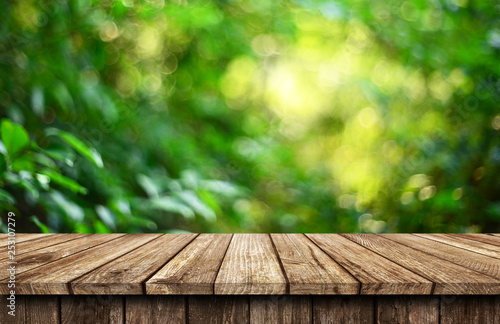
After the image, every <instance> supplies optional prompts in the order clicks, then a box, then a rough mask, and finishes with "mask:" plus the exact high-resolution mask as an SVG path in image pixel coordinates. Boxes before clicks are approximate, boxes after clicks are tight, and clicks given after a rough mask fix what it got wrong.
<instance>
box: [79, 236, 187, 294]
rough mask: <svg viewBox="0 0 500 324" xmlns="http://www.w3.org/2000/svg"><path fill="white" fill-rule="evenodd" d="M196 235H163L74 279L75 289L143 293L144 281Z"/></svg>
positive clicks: (92, 291) (88, 292)
mask: <svg viewBox="0 0 500 324" xmlns="http://www.w3.org/2000/svg"><path fill="white" fill-rule="evenodd" d="M195 237H196V234H165V235H162V236H160V237H159V238H157V239H155V240H153V241H150V242H148V243H147V244H145V245H143V246H141V247H139V248H138V249H135V250H133V251H132V252H130V253H127V254H126V255H123V256H122V257H120V258H117V259H115V260H113V261H111V262H109V263H107V264H105V265H103V266H102V267H99V268H97V269H95V270H93V271H91V272H89V273H87V274H86V275H84V276H82V277H80V278H78V279H76V280H75V281H73V282H71V287H72V289H73V293H74V294H75V295H85V294H87V295H88V294H90V295H92V294H115V295H116V294H128V295H137V294H142V293H143V292H144V287H143V282H145V281H146V280H147V279H148V278H149V277H151V276H152V275H153V274H154V273H155V272H156V271H157V270H158V269H160V268H161V267H162V266H163V265H164V264H165V263H167V261H169V260H170V259H171V258H172V257H173V256H174V255H175V254H177V253H178V252H179V251H180V250H181V249H182V248H183V247H185V246H186V245H187V244H188V243H189V242H191V241H192V240H193V239H194V238H195ZM160 251H161V253H159V252H160Z"/></svg>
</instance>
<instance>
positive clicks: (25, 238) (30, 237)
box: [0, 233, 54, 247]
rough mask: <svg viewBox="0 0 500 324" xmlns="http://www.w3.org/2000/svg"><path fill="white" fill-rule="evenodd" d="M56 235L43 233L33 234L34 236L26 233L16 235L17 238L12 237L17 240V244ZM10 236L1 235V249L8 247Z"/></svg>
mask: <svg viewBox="0 0 500 324" xmlns="http://www.w3.org/2000/svg"><path fill="white" fill-rule="evenodd" d="M51 235H54V234H41V233H33V234H31V233H30V234H25V233H16V235H15V236H11V238H12V237H14V238H15V241H16V243H22V242H27V241H34V240H38V239H41V238H44V237H46V236H51ZM8 237H9V235H8V234H0V247H3V246H7V245H8V244H9V239H8Z"/></svg>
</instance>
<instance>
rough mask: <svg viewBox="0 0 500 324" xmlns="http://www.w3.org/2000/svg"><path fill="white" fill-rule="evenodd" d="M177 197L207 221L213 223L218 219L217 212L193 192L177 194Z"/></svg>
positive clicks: (187, 191)
mask: <svg viewBox="0 0 500 324" xmlns="http://www.w3.org/2000/svg"><path fill="white" fill-rule="evenodd" d="M177 196H178V197H179V198H180V199H181V200H182V201H184V202H185V203H186V204H187V205H188V206H189V207H191V208H192V209H193V210H194V211H195V212H196V213H198V214H199V215H201V216H203V218H205V219H206V220H207V221H209V222H213V221H215V220H216V219H217V216H216V215H215V212H214V211H213V210H212V209H211V208H210V207H208V206H207V205H206V204H205V203H204V202H203V201H201V200H200V198H198V196H196V194H195V193H194V192H193V191H191V190H186V191H183V192H180V193H177Z"/></svg>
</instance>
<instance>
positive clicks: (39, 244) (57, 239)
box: [0, 234, 89, 261]
mask: <svg viewBox="0 0 500 324" xmlns="http://www.w3.org/2000/svg"><path fill="white" fill-rule="evenodd" d="M86 235H89V234H54V235H48V236H43V237H40V238H37V239H36V240H33V241H25V242H21V243H16V249H15V252H16V257H17V256H19V255H22V254H24V253H28V252H31V251H36V250H39V249H42V248H44V247H47V246H51V245H57V244H60V243H64V242H67V241H72V240H76V239H77V238H80V237H83V236H86ZM7 251H8V247H2V248H0V261H2V260H5V259H7V258H8V257H7ZM4 256H5V257H4Z"/></svg>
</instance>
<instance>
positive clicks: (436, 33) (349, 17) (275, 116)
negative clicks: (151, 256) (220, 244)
mask: <svg viewBox="0 0 500 324" xmlns="http://www.w3.org/2000/svg"><path fill="white" fill-rule="evenodd" d="M499 13H500V6H499V5H497V4H495V2H491V1H468V0H447V1H438V0H434V1H385V0H384V1H381V0H374V1H369V2H368V1H346V0H342V1H311V0H293V1H284V0H282V1H279V0H278V1H260V0H259V1H255V0H254V1H250V0H236V1H234V0H231V1H209V0H202V1H179V2H164V1H161V0H147V1H134V0H122V1H110V0H108V1H83V0H75V1H64V0H52V1H43V2H41V1H31V0H23V1H2V2H0V117H1V118H2V120H1V144H0V210H1V211H2V218H3V219H4V222H5V216H6V211H13V212H15V213H16V215H17V219H18V222H17V223H18V224H17V226H18V227H17V230H18V231H44V232H49V231H50V232H84V233H88V232H98V233H106V232H179V231H194V232H478V231H486V232H493V231H497V232H498V231H500V172H499V171H500V136H499V133H500V109H499V106H498V100H499V91H500V80H499V75H500V64H499V62H500V60H499V54H500V52H499V49H500V20H498V15H499ZM1 227H2V230H3V231H5V230H6V227H5V224H4V223H2V224H1Z"/></svg>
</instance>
